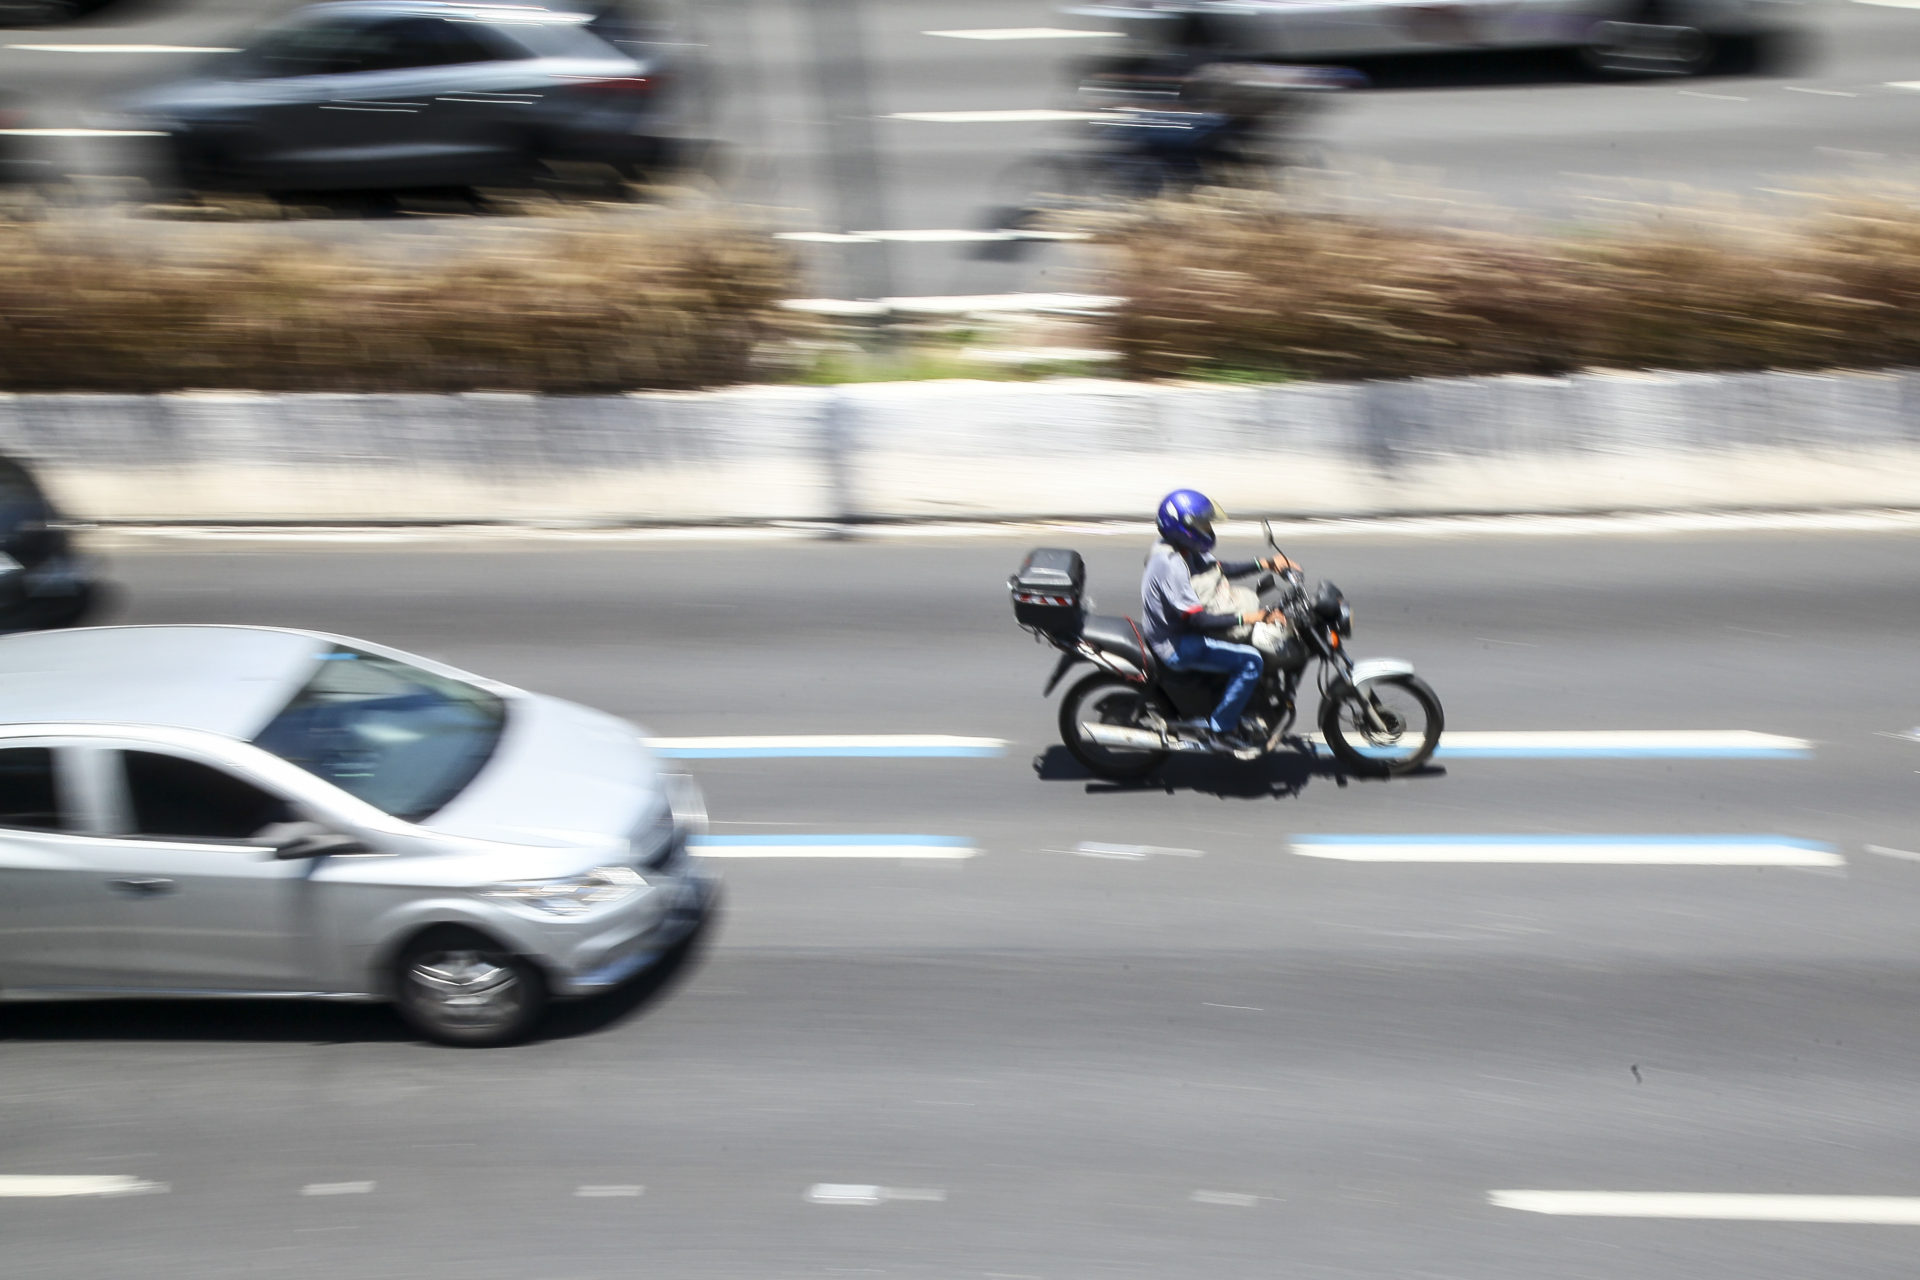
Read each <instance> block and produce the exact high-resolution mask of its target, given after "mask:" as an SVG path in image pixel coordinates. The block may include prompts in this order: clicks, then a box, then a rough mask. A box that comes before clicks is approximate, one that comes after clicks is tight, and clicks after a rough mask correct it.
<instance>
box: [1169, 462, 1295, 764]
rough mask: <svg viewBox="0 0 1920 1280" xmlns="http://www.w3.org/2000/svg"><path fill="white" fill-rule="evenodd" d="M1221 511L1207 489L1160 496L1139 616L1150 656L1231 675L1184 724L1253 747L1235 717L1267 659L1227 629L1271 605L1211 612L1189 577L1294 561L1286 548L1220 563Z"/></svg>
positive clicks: (1219, 741) (1260, 615)
mask: <svg viewBox="0 0 1920 1280" xmlns="http://www.w3.org/2000/svg"><path fill="white" fill-rule="evenodd" d="M1224 518H1225V515H1224V513H1223V512H1221V511H1220V509H1219V508H1217V507H1215V506H1214V505H1213V502H1212V501H1211V500H1210V499H1209V498H1208V497H1207V496H1206V495H1205V494H1204V493H1200V492H1198V491H1197V490H1194V489H1176V490H1174V491H1173V492H1172V493H1170V494H1168V495H1167V496H1166V497H1164V498H1162V499H1161V500H1160V507H1159V510H1158V511H1157V512H1156V513H1155V518H1154V523H1155V525H1156V526H1157V527H1158V528H1159V530H1160V541H1159V542H1157V543H1155V544H1154V547H1153V550H1152V551H1151V552H1150V553H1149V554H1148V556H1147V569H1146V573H1145V574H1144V575H1143V576H1142V577H1141V580H1140V598H1141V615H1142V620H1143V623H1144V627H1143V629H1144V631H1145V636H1144V638H1145V640H1146V642H1147V646H1148V648H1150V649H1151V650H1152V651H1153V656H1154V659H1155V660H1156V661H1158V662H1161V663H1164V664H1165V665H1166V666H1167V667H1168V668H1169V669H1171V670H1174V671H1192V672H1202V671H1204V672H1213V673H1216V674H1220V675H1225V676H1228V677H1230V679H1229V680H1228V682H1227V688H1226V692H1225V693H1224V694H1223V695H1222V696H1221V698H1220V705H1219V706H1217V707H1215V708H1214V710H1213V715H1212V716H1210V717H1209V718H1207V719H1206V720H1196V721H1192V722H1188V723H1186V724H1183V725H1182V726H1181V727H1183V728H1187V729H1192V730H1198V731H1200V732H1202V733H1204V734H1205V735H1206V737H1207V740H1208V741H1209V743H1210V745H1215V746H1220V747H1224V748H1227V749H1229V750H1233V751H1236V752H1239V751H1250V750H1253V749H1254V748H1256V747H1257V746H1258V745H1259V744H1258V743H1255V742H1252V741H1249V740H1248V739H1246V738H1245V737H1244V736H1242V735H1241V734H1240V732H1239V728H1240V716H1241V714H1242V713H1243V712H1244V711H1245V710H1246V709H1247V702H1248V701H1249V700H1250V699H1251V698H1252V697H1253V691H1254V687H1255V686H1256V685H1257V684H1258V683H1259V680H1260V673H1261V670H1262V669H1263V666H1264V663H1265V659H1264V658H1263V657H1262V656H1261V654H1260V651H1259V650H1258V649H1256V648H1254V647H1253V646H1252V645H1250V644H1235V643H1233V642H1232V641H1229V640H1227V639H1226V638H1225V635H1224V633H1225V632H1228V631H1231V630H1232V629H1233V628H1234V627H1237V626H1241V625H1246V624H1252V623H1256V622H1266V621H1270V620H1272V619H1273V618H1274V617H1275V616H1276V612H1277V611H1275V610H1269V609H1256V610H1250V611H1248V612H1245V613H1216V612H1213V611H1212V610H1211V609H1209V608H1208V605H1207V602H1206V601H1204V600H1202V599H1201V598H1200V593H1199V591H1198V590H1197V589H1196V588H1195V586H1194V581H1193V580H1194V577H1195V576H1196V575H1198V574H1203V573H1206V572H1208V571H1209V570H1211V569H1213V568H1216V567H1217V568H1219V570H1220V571H1221V572H1222V573H1223V574H1224V575H1225V576H1226V577H1228V578H1244V577H1246V576H1248V575H1249V574H1254V573H1258V572H1259V571H1260V570H1262V569H1267V570H1271V571H1272V572H1275V573H1279V572H1281V571H1283V570H1287V569H1297V568H1298V567H1299V566H1298V565H1296V564H1294V562H1293V561H1291V560H1289V559H1287V557H1285V556H1283V555H1278V554H1275V555H1272V556H1269V557H1267V558H1265V559H1261V560H1245V561H1229V562H1221V561H1218V560H1215V559H1214V558H1213V554H1212V552H1213V546H1214V541H1215V539H1214V533H1213V525H1214V522H1215V521H1216V520H1221V519H1224Z"/></svg>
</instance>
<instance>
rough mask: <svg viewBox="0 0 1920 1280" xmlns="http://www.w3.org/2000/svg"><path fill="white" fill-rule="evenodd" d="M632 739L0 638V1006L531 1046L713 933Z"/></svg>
mask: <svg viewBox="0 0 1920 1280" xmlns="http://www.w3.org/2000/svg"><path fill="white" fill-rule="evenodd" d="M704 824H705V810H704V806H703V804H702V802H701V799H700V794H699V792H698V790H697V789H696V788H695V787H694V786H693V783H692V781H691V780H690V779H688V778H686V777H684V776H683V775H669V774H663V773H662V772H661V771H660V770H659V768H658V767H657V766H656V764H655V760H654V756H653V754H652V752H651V751H650V750H649V749H648V747H647V744H646V742H645V740H644V738H643V737H642V736H641V733H640V731H639V730H637V729H636V728H634V727H633V726H632V725H630V724H627V723H626V722H625V721H622V720H618V719H616V718H614V717H613V716H610V715H606V714H603V713H601V712H597V711H592V710H589V709H587V708H585V707H581V706H576V705H574V704H572V703H568V702H562V701H560V700H559V699H556V698H550V697H544V696H542V695H539V694H533V693H527V692H524V691H522V690H519V689H514V688H510V687H508V686H506V685H502V684H497V683H495V682H493V681H490V680H485V679H482V678H480V677H478V676H474V675H469V674H467V673H466V672H463V671H458V670H454V669H453V668H450V667H446V666H442V665H440V664H439V663H435V662H431V661H428V660H426V659H424V658H419V657H415V656H412V655H410V654H406V653H401V652H399V651H396V650H393V649H387V648H383V647H381V646H379V645H374V644H368V643H365V642H363V641H358V640H348V639H343V638H341V637H339V636H330V635H324V634H321V633H319V632H312V631H296V630H287V629H281V628H268V627H227V626H164V627H96V628H86V629H82V630H75V631H63V632H48V633H38V634H30V635H17V636H8V637H5V638H0V990H4V991H6V992H8V993H26V992H40V993H69V994H115V995H137V994H148V995H169V996H178V995H183V994H186V995H197V994H248V995H289V996H292V995H306V996H342V997H358V998H368V999H382V998H384V999H391V1000H392V1001H393V1002H394V1004H395V1005H396V1006H397V1007H398V1009H399V1010H400V1012H401V1013H402V1014H403V1015H404V1016H405V1017H406V1018H407V1020H408V1021H409V1022H411V1023H412V1024H413V1025H414V1027H416V1028H417V1029H418V1030H419V1031H420V1032H421V1033H422V1034H424V1035H426V1036H428V1037H430V1038H431V1039H434V1040H438V1041H441V1042H443V1043H449V1044H464V1045H486V1044H500V1043H505V1042H508V1041H511V1040H514V1039H516V1038H519V1037H522V1036H524V1035H525V1034H527V1032H528V1031H529V1030H530V1029H531V1028H532V1027H533V1025H534V1023H535V1021H536V1019H538V1017H539V1016H540V1014H541V1012H542V1011H543V1009H544V1008H545V1007H546V1005H547V1003H548V1001H549V1000H550V999H553V998H564V997H569V996H580V995H585V994H588V993H590V992H596V991H602V990H605V989H607V988H610V987H613V986H615V985H616V984H619V983H622V982H625V981H626V980H627V979H629V978H631V977H633V976H634V975H635V974H637V973H639V972H640V971H641V970H643V969H645V968H647V967H648V966H649V965H651V964H652V963H654V962H655V961H657V960H659V959H661V958H662V957H663V955H665V954H666V953H667V952H668V951H669V950H670V949H671V948H673V947H674V945H675V944H676V943H678V942H680V941H681V940H682V939H684V938H685V937H687V935H689V934H690V933H691V932H692V931H693V930H694V929H695V928H696V926H697V925H698V924H699V923H700V922H701V920H702V919H703V918H704V917H705V916H706V914H707V911H708V908H709V904H710V903H711V901H712V898H713V893H714V882H713V880H712V879H711V878H710V877H709V876H708V875H706V874H704V873H703V872H702V871H701V869H700V868H699V866H698V865H697V864H696V862H695V861H694V860H693V858H692V856H691V855H690V852H689V850H688V847H687V846H688V840H689V838H690V837H691V836H692V835H694V834H696V833H697V832H698V831H699V830H700V829H702V828H703V826H704Z"/></svg>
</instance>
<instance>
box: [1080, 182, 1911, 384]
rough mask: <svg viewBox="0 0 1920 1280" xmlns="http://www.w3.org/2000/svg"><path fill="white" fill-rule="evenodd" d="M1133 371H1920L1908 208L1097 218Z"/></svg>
mask: <svg viewBox="0 0 1920 1280" xmlns="http://www.w3.org/2000/svg"><path fill="white" fill-rule="evenodd" d="M1099 234H1100V237H1101V238H1102V239H1103V241H1104V242H1105V243H1106V244H1107V245H1109V246H1110V247H1111V248H1112V249H1113V250H1115V251H1116V253H1117V263H1116V267H1115V271H1116V275H1117V278H1116V279H1115V280H1114V281H1113V288H1112V291H1113V292H1114V293H1117V294H1120V295H1122V296H1124V297H1126V298H1127V299H1128V301H1127V303H1126V304H1125V305H1124V306H1122V307H1121V308H1120V309H1119V310H1118V311H1117V312H1116V313H1115V314H1114V315H1113V317H1112V319H1111V322H1110V323H1111V331H1110V334H1109V338H1110V340H1111V341H1112V342H1113V344H1114V346H1115V348H1116V349H1117V350H1119V351H1120V352H1121V354H1122V357H1123V359H1124V361H1125V363H1126V367H1127V369H1128V370H1129V372H1130V373H1132V374H1133V375H1135V376H1139V377H1182V376H1193V375H1206V374H1220V373H1247V374H1256V375H1281V376H1296V377H1316V378H1402V377H1417V376H1448V375H1464V374H1492V373H1532V374H1559V373H1566V372H1570V371H1573V370H1578V369H1586V368H1642V369H1705V370H1734V369H1822V368H1835V367H1852V368H1862V367H1885V366H1896V365H1912V364H1916V363H1920V308H1917V307H1916V305H1915V304H1916V303H1917V302H1920V209H1917V208H1915V207H1914V206H1912V205H1908V204H1905V203H1900V202H1896V201H1891V200H1884V199H1882V200H1874V199H1854V200H1850V201H1846V202H1836V203H1830V204H1828V205H1826V206H1825V207H1823V208H1820V209H1819V210H1817V211H1816V212H1815V213H1813V214H1810V215H1803V216H1800V217H1796V218H1791V219H1782V218H1760V217H1756V218H1753V219H1751V220H1750V221H1749V222H1747V223H1746V224H1744V225H1739V226H1730V225H1727V224H1724V223H1720V224H1711V225H1710V224H1708V223H1705V222H1701V223H1690V222H1688V221H1686V220H1684V219H1675V218H1673V217H1671V216H1669V217H1665V218H1662V219H1660V220H1658V221H1649V222H1645V223H1642V224H1640V225H1636V226H1624V227H1615V228H1612V229H1608V230H1605V231H1598V232H1593V233H1589V234H1585V235H1580V234H1573V233H1567V234H1562V235H1558V236H1553V235H1529V234H1524V233H1520V232H1515V231H1477V230H1444V229H1431V228H1421V227H1416V226H1409V225H1400V224H1394V223H1390V222H1385V221H1379V220H1371V219H1362V218H1353V217H1348V216H1342V215H1340V214H1338V213H1329V212H1326V211H1319V212H1302V211H1301V210H1300V209H1299V208H1298V207H1296V206H1290V205H1288V204H1286V203H1284V202H1281V201H1275V200H1271V199H1260V198H1248V197H1220V198H1215V199H1210V200H1202V201H1193V202H1181V203H1169V204H1164V205H1159V206H1155V207H1153V208H1150V209H1147V210H1145V211H1142V212H1138V213H1135V214H1132V215H1128V216H1126V217H1124V218H1121V219H1118V220H1115V221H1111V222H1109V223H1108V224H1107V225H1105V226H1104V227H1102V228H1100V229H1099Z"/></svg>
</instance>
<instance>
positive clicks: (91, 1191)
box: [0, 1174, 167, 1200]
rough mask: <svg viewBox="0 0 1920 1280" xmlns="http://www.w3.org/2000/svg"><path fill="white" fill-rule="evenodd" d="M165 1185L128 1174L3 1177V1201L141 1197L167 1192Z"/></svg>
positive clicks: (0, 1194)
mask: <svg viewBox="0 0 1920 1280" xmlns="http://www.w3.org/2000/svg"><path fill="white" fill-rule="evenodd" d="M166 1189H167V1184H166V1183H164V1182H149V1181H147V1180H146V1179H145V1178H135V1177H131V1176H128V1175H126V1174H44V1175H43V1174H0V1198H7V1199H21V1200H52V1199H59V1198H63V1197H67V1196H139V1195H154V1194H157V1193H159V1192H162V1191H165V1190H166Z"/></svg>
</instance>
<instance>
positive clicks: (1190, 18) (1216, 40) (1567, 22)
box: [1068, 0, 1805, 74]
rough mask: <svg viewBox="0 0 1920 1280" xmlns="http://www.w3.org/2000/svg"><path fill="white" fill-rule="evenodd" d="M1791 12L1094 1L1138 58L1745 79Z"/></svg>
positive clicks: (1507, 3) (1522, 0) (1763, 4)
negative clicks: (1422, 62) (1473, 56)
mask: <svg viewBox="0 0 1920 1280" xmlns="http://www.w3.org/2000/svg"><path fill="white" fill-rule="evenodd" d="M1804 9H1805V6H1804V5H1803V4H1801V3H1799V2H1798V0H1099V2H1097V3H1093V4H1078V5H1072V6H1070V7H1069V9H1068V11H1069V12H1071V13H1075V14H1079V15H1082V16H1085V17H1093V18H1098V19H1100V20H1101V21H1102V22H1103V23H1105V24H1109V25H1112V26H1115V27H1117V28H1118V29H1119V30H1120V32H1121V33H1123V34H1125V35H1127V36H1130V37H1132V38H1133V40H1134V42H1135V44H1136V46H1137V47H1138V48H1140V49H1142V50H1153V51H1162V52H1164V51H1169V50H1189V51H1192V50H1200V49H1207V50H1212V51H1214V52H1215V53H1216V54H1218V55H1220V56H1225V57H1231V58H1254V59H1264V60H1272V61H1281V62H1285V61H1289V60H1304V61H1324V60H1327V59H1355V60H1358V59H1365V58H1373V57H1381V56H1397V55H1406V54H1424V53H1442V52H1458V51H1466V50H1494V49H1554V48H1570V49H1573V50H1576V51H1577V52H1579V54H1580V55H1581V57H1582V59H1583V60H1584V61H1586V62H1587V63H1588V64H1589V65H1590V66H1592V67H1593V68H1594V69H1596V70H1601V71H1627V72H1642V73H1644V72H1660V73H1678V74H1690V73H1696V72H1704V71H1710V70H1728V71H1736V70H1750V69H1753V67H1754V66H1755V65H1756V64H1757V63H1759V62H1760V61H1762V60H1763V59H1764V58H1766V56H1767V55H1768V54H1769V53H1770V52H1772V51H1773V50H1775V49H1777V48H1778V47H1779V46H1780V45H1781V43H1782V42H1783V41H1786V40H1788V39H1789V38H1790V37H1792V36H1793V35H1794V34H1795V33H1796V32H1797V31H1798V29H1799V27H1800V24H1801V17H1800V15H1801V14H1802V13H1803V11H1804Z"/></svg>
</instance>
